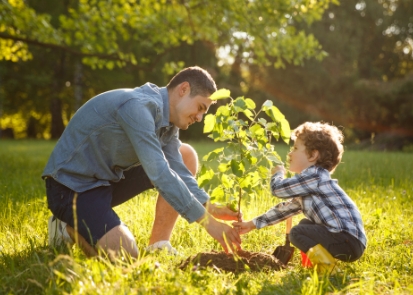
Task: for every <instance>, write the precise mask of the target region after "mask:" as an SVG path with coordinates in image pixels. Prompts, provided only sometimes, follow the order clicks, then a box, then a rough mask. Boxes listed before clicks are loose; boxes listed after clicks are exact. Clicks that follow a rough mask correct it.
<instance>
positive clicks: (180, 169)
mask: <svg viewBox="0 0 413 295" xmlns="http://www.w3.org/2000/svg"><path fill="white" fill-rule="evenodd" d="M181 144H182V143H181V141H180V140H179V138H178V134H176V135H175V137H174V138H173V139H172V140H171V141H170V142H169V143H168V144H167V145H166V146H164V147H163V152H164V154H165V157H166V159H167V160H168V163H169V166H170V168H171V169H172V170H174V171H175V172H176V173H177V174H178V175H179V177H180V178H181V179H182V180H183V181H184V182H185V184H186V186H187V187H188V189H189V191H190V192H191V193H192V194H193V195H194V196H195V198H196V199H197V200H198V201H199V202H200V203H201V204H205V203H206V202H207V201H208V200H209V199H210V198H209V195H208V194H207V193H206V192H205V191H204V190H203V189H201V188H199V186H198V183H197V181H196V179H195V177H194V176H193V175H192V173H191V172H190V171H189V170H188V168H187V167H186V166H185V163H184V161H183V159H182V155H181V153H180V152H179V147H180V146H181Z"/></svg>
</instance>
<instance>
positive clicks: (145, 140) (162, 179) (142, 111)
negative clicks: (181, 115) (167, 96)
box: [117, 98, 205, 222]
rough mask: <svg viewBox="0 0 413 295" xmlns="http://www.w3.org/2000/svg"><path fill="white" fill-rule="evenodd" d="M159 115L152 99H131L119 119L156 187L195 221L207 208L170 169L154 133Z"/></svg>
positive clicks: (119, 112)
mask: <svg viewBox="0 0 413 295" xmlns="http://www.w3.org/2000/svg"><path fill="white" fill-rule="evenodd" d="M159 112H160V110H159V109H158V106H157V105H156V104H155V103H153V102H152V101H151V100H150V99H149V98H148V99H144V98H143V99H139V100H136V99H132V100H129V101H128V102H127V103H125V104H124V105H122V106H121V107H120V108H119V109H118V111H117V117H118V118H117V120H118V122H119V124H120V125H121V126H122V128H123V129H124V130H125V132H126V134H127V135H128V138H129V140H130V141H131V144H132V145H133V148H134V150H135V152H136V155H137V156H138V158H139V161H140V163H141V165H142V167H143V169H144V170H145V172H146V174H147V175H148V177H149V179H150V180H151V181H152V183H153V185H154V186H155V188H156V189H157V190H158V191H159V193H160V194H161V195H162V196H163V198H164V199H165V200H166V201H167V202H168V203H169V204H170V205H171V206H172V207H173V208H174V209H175V210H176V211H177V212H178V213H179V214H180V215H181V216H182V217H183V218H185V219H186V220H188V222H194V221H196V220H198V219H199V218H201V217H202V216H203V215H204V214H205V208H204V207H203V205H202V204H201V203H200V202H199V201H198V200H197V198H195V197H194V195H193V194H192V193H191V191H190V190H189V189H188V186H187V185H186V183H185V182H184V181H183V180H182V178H181V177H180V175H178V173H177V172H176V171H174V170H173V169H172V168H171V166H170V164H169V163H168V161H167V158H166V156H165V154H164V152H163V151H162V148H161V144H160V142H159V140H158V138H157V136H156V131H155V130H156V129H155V120H156V118H158V117H159V116H160V115H159ZM174 165H175V164H174Z"/></svg>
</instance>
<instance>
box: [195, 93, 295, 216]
mask: <svg viewBox="0 0 413 295" xmlns="http://www.w3.org/2000/svg"><path fill="white" fill-rule="evenodd" d="M227 97H230V91H229V90H226V89H220V90H218V91H217V92H215V93H214V94H212V95H211V99H212V100H219V99H224V98H227ZM230 99H231V101H230V102H229V103H227V104H226V105H222V106H220V107H219V108H218V110H217V111H216V113H215V114H208V115H207V116H206V117H205V126H204V132H205V133H211V134H210V135H209V137H210V138H212V139H213V140H214V141H215V142H217V141H220V142H225V143H226V145H225V147H220V148H218V149H215V150H213V151H211V152H209V153H208V154H207V155H206V156H205V157H204V158H203V160H204V161H206V162H210V161H213V160H214V161H215V162H217V163H218V169H217V171H214V169H213V168H212V167H211V166H210V167H207V166H206V165H203V166H202V168H201V171H200V174H199V178H198V183H199V185H200V187H205V186H207V185H208V184H209V185H210V184H211V182H212V183H215V181H216V180H218V182H219V183H220V184H219V185H217V186H216V187H215V188H214V189H213V190H212V193H211V198H212V199H215V200H219V201H222V200H223V201H227V202H228V203H229V204H232V205H231V208H232V209H233V210H234V211H239V212H241V200H242V196H243V195H244V194H246V195H248V196H251V197H253V196H257V195H261V194H263V193H264V191H265V190H266V189H267V182H268V176H269V174H270V171H271V170H270V169H271V167H272V166H273V165H274V163H276V164H281V163H282V162H281V159H280V157H279V155H278V154H277V152H276V151H275V150H274V146H273V145H271V142H270V141H271V137H274V138H275V139H276V140H278V139H279V138H282V139H283V140H284V141H285V142H286V143H288V141H289V139H290V125H289V123H288V121H287V120H286V119H285V117H284V115H283V114H282V113H281V112H280V111H279V110H278V108H277V107H275V106H273V104H272V101H270V100H268V101H266V102H265V103H264V104H263V105H262V107H261V108H260V109H259V111H258V112H256V111H255V108H256V105H255V103H254V101H253V100H252V99H250V98H244V97H238V98H236V99H233V98H230ZM261 113H265V114H266V115H267V120H266V119H265V118H263V117H262V116H260V115H261ZM237 195H238V197H237V198H235V199H229V200H227V199H226V196H231V198H234V196H237ZM234 203H235V204H238V206H235V204H234Z"/></svg>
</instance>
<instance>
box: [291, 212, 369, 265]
mask: <svg viewBox="0 0 413 295" xmlns="http://www.w3.org/2000/svg"><path fill="white" fill-rule="evenodd" d="M290 241H291V243H292V244H293V245H294V246H296V247H297V248H298V249H300V250H301V251H303V252H305V253H307V252H308V250H309V249H310V248H312V247H314V246H315V245H317V244H321V245H322V246H323V247H324V248H325V249H326V250H327V251H328V252H329V253H330V254H331V255H332V256H333V257H335V258H337V259H339V260H341V261H346V262H353V261H356V260H357V259H359V258H360V257H361V255H363V252H364V245H363V244H362V243H361V242H360V241H359V240H358V239H356V238H355V237H353V236H352V235H351V234H349V233H346V232H339V233H332V232H330V231H329V230H328V229H327V227H325V226H323V225H319V224H316V223H313V222H312V221H310V220H308V219H306V218H304V219H302V220H301V221H300V222H299V224H297V225H296V226H294V227H293V228H292V229H291V232H290Z"/></svg>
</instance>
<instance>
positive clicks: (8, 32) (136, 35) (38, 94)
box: [0, 0, 335, 138]
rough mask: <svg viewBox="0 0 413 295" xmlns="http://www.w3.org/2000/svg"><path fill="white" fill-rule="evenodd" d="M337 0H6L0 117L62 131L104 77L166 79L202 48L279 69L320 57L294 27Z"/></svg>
mask: <svg viewBox="0 0 413 295" xmlns="http://www.w3.org/2000/svg"><path fill="white" fill-rule="evenodd" d="M331 2H335V1H334V0H318V1H299V2H294V3H291V1H288V0H278V1H274V0H260V1H240V0H224V1H201V0H186V1H185V0H184V1H174V0H172V1H155V0H145V1H135V0H112V1H106V0H78V1H77V0H76V1H75V0H65V1H59V2H58V3H55V1H50V0H48V1H47V0H36V1H34V0H27V1H23V0H0V60H1V59H3V60H4V61H3V62H1V65H2V67H5V68H6V69H5V70H4V71H1V76H0V87H1V88H2V92H1V93H2V94H1V95H2V96H1V100H2V103H1V104H0V106H1V107H2V112H3V116H11V115H13V114H15V112H16V110H19V111H20V110H24V112H21V116H22V117H23V118H25V120H26V121H29V119H30V118H31V117H33V116H34V115H35V117H36V118H39V119H37V120H41V119H42V118H43V120H45V121H48V120H49V119H47V117H48V116H49V114H50V116H51V117H50V123H51V124H50V126H51V129H50V132H51V136H52V138H58V137H59V136H60V134H61V132H62V131H63V128H64V120H65V118H66V119H67V118H68V117H70V115H71V114H72V113H73V111H74V110H75V107H76V106H78V105H79V100H83V99H84V97H86V98H89V97H90V94H93V93H96V92H99V90H101V89H102V88H105V87H109V86H112V84H111V83H110V84H105V85H102V83H103V81H108V80H111V79H114V80H115V81H116V80H118V81H119V80H123V81H127V82H126V83H124V84H128V85H123V86H122V87H127V86H131V85H133V86H136V85H139V84H140V83H141V82H143V81H146V80H147V81H151V82H154V83H159V84H163V83H165V81H168V79H169V78H170V76H171V75H173V74H174V73H175V72H176V71H178V70H179V69H180V68H182V67H183V66H188V65H193V64H195V63H197V64H202V62H201V58H203V54H202V53H200V52H198V51H197V50H206V48H209V51H210V52H211V53H213V54H212V56H214V55H215V53H216V52H217V51H219V50H221V51H226V54H227V56H238V57H242V58H243V59H246V60H247V63H248V64H256V65H271V64H275V65H276V66H278V67H279V66H283V65H284V64H285V63H293V64H302V63H303V61H304V60H305V59H308V58H310V57H316V58H318V59H320V58H322V56H323V55H324V53H323V51H322V50H321V47H320V44H319V43H318V41H317V40H316V39H315V38H314V36H313V35H312V34H308V33H306V32H305V30H304V29H301V30H300V29H297V27H296V26H295V24H296V23H302V24H303V27H305V25H304V24H311V23H313V22H314V21H316V20H318V19H320V18H321V16H322V14H323V12H324V10H325V9H326V8H327V7H328V5H329V4H330V3H331ZM183 53H185V56H182V54H183ZM207 55H208V54H207ZM268 57H271V58H273V60H272V61H270V60H269V59H268ZM29 60H30V62H28V61H29ZM42 60H43V62H42ZM210 61H211V64H209V68H211V70H212V71H216V72H218V71H219V68H218V67H217V65H216V60H214V59H213V58H211V59H210ZM212 62H213V63H212ZM25 63H27V64H25ZM16 65H17V66H16ZM204 66H206V65H204ZM119 69H122V70H119ZM108 70H109V71H111V72H108ZM118 74H119V75H118ZM108 76H110V78H108ZM122 78H123V79H122ZM36 83H37V84H36ZM17 84H18V85H19V86H18V87H20V90H19V91H17V92H16V89H17V88H16V85H17ZM29 84H30V85H29ZM113 84H117V83H113ZM71 85H74V86H76V87H70V86H71ZM31 90H34V91H31ZM69 90H70V91H69ZM105 90H107V88H106V89H105ZM75 96H77V98H74V97H75ZM46 105H47V106H48V107H47V108H46V107H45V106H46ZM65 113H66V114H67V116H66V117H65V116H63V114H65ZM36 118H35V119H36ZM44 118H46V119H44ZM32 121H33V120H32ZM42 126H43V125H42ZM42 126H41V127H42ZM32 129H35V128H32Z"/></svg>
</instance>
